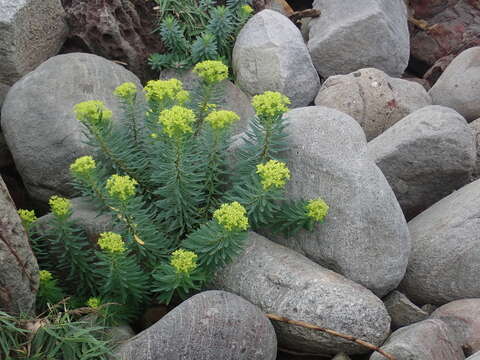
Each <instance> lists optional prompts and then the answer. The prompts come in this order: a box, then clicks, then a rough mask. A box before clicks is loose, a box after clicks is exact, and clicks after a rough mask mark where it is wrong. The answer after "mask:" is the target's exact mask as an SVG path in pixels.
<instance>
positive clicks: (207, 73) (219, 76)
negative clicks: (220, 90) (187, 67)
mask: <svg viewBox="0 0 480 360" xmlns="http://www.w3.org/2000/svg"><path fill="white" fill-rule="evenodd" d="M193 72H194V73H195V74H197V75H198V76H199V77H201V78H202V79H203V80H204V81H205V82H207V83H209V84H214V83H218V82H220V81H222V80H225V79H226V78H227V77H228V67H227V66H226V65H225V64H224V63H222V62H221V61H218V60H205V61H202V62H199V63H198V64H197V65H195V67H194V68H193Z"/></svg>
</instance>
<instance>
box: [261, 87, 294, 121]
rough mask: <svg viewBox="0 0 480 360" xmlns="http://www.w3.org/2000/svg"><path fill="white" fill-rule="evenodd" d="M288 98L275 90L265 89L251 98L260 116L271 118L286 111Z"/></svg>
mask: <svg viewBox="0 0 480 360" xmlns="http://www.w3.org/2000/svg"><path fill="white" fill-rule="evenodd" d="M289 104H290V99H289V98H288V97H286V96H285V95H283V94H281V93H279V92H276V91H265V92H264V93H263V94H260V95H255V96H254V97H253V99H252V106H253V108H254V109H255V113H256V114H257V116H258V117H260V118H271V117H275V116H279V115H282V114H283V113H285V112H287V111H288V105H289Z"/></svg>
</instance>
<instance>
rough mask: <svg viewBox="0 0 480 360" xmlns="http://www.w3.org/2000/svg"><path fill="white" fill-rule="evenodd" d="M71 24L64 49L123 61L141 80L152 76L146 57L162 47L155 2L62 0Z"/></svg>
mask: <svg viewBox="0 0 480 360" xmlns="http://www.w3.org/2000/svg"><path fill="white" fill-rule="evenodd" d="M62 3H63V6H64V7H65V11H66V13H67V22H68V24H69V26H70V29H71V30H70V35H69V39H68V40H67V42H66V45H65V46H64V48H63V52H73V51H82V52H89V53H93V54H96V55H100V56H103V57H105V58H107V59H110V60H114V61H117V62H120V63H124V64H125V66H126V67H127V68H128V69H129V70H130V71H132V72H133V73H135V74H136V75H137V76H138V77H140V78H141V79H142V80H143V81H145V80H147V79H150V78H152V77H153V72H152V70H151V69H150V67H149V65H148V63H147V60H148V57H149V55H150V54H152V53H156V52H162V51H163V45H162V42H161V40H160V35H159V34H158V33H154V30H155V28H156V27H157V20H156V19H157V13H156V10H154V7H155V6H156V4H155V2H153V1H150V0H128V1H125V0H62Z"/></svg>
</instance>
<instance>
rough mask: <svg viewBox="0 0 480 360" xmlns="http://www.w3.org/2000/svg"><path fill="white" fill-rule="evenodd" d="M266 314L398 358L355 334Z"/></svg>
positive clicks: (391, 358) (392, 358)
mask: <svg viewBox="0 0 480 360" xmlns="http://www.w3.org/2000/svg"><path fill="white" fill-rule="evenodd" d="M266 316H267V317H268V318H269V319H271V320H275V321H281V322H284V323H287V324H292V325H297V326H301V327H304V328H306V329H311V330H317V331H321V332H324V333H327V334H330V335H333V336H337V337H340V338H342V339H345V340H349V341H352V342H354V343H355V344H358V345H361V346H363V347H366V348H367V349H370V350H373V351H376V352H378V353H379V354H382V355H383V356H384V357H386V358H387V359H389V360H396V358H395V357H394V356H393V355H390V354H388V353H386V352H385V351H383V350H382V349H380V348H379V347H378V346H375V345H373V344H370V343H368V342H366V341H363V340H361V339H357V338H356V337H354V336H351V335H346V334H342V333H339V332H337V331H335V330H330V329H327V328H323V327H320V326H317V325H313V324H309V323H306V322H303V321H296V320H290V319H287V318H285V317H283V316H279V315H275V314H266Z"/></svg>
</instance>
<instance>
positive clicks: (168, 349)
mask: <svg viewBox="0 0 480 360" xmlns="http://www.w3.org/2000/svg"><path fill="white" fill-rule="evenodd" d="M117 355H118V358H119V359H120V360H132V359H135V360H151V359H152V360H153V359H165V360H167V359H168V360H184V359H195V360H217V359H219V358H221V359H225V360H274V359H275V358H276V356H277V342H276V337H275V331H274V329H273V326H272V324H271V323H270V321H269V320H268V319H267V318H266V317H265V316H264V315H263V314H262V312H261V311H260V310H259V309H258V308H257V307H256V306H254V305H252V304H251V303H249V302H248V301H246V300H244V299H242V298H241V297H239V296H237V295H234V294H230V293H227V292H224V291H206V292H202V293H200V294H197V295H195V296H193V297H191V298H190V299H188V300H186V301H184V302H183V303H181V304H180V305H179V306H177V307H176V308H175V309H173V310H172V311H170V312H169V313H168V314H167V315H165V316H164V317H163V318H162V319H160V320H159V321H158V322H157V323H156V324H155V325H153V326H151V327H150V328H148V329H147V330H144V331H143V332H141V333H140V334H138V335H137V336H135V337H133V338H132V339H130V340H129V341H128V342H127V343H126V344H124V345H123V346H121V347H120V349H119V351H118V354H117Z"/></svg>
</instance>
